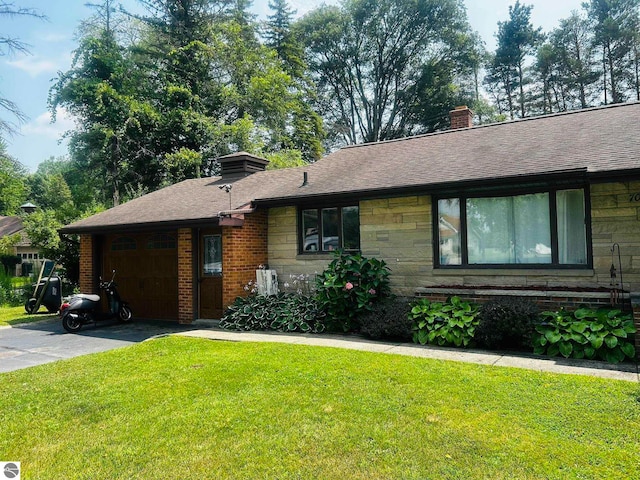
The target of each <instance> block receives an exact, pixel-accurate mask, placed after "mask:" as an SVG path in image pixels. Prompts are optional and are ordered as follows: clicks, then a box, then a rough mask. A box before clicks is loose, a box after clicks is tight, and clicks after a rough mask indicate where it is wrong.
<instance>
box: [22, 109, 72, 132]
mask: <svg viewBox="0 0 640 480" xmlns="http://www.w3.org/2000/svg"><path fill="white" fill-rule="evenodd" d="M74 127H75V123H74V121H73V118H72V117H71V116H70V115H69V113H68V112H67V111H66V110H65V109H64V108H61V107H59V108H57V109H56V122H55V123H51V113H50V112H44V113H43V114H41V115H38V117H37V118H36V119H35V120H33V121H31V122H29V123H27V124H26V125H24V126H23V127H22V128H21V129H20V133H22V134H23V135H25V136H27V135H28V136H33V137H38V136H39V137H46V138H49V139H53V140H58V139H60V138H61V137H62V135H63V134H64V133H65V132H67V131H68V130H71V129H73V128H74Z"/></svg>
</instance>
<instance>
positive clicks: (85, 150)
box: [49, 29, 156, 205]
mask: <svg viewBox="0 0 640 480" xmlns="http://www.w3.org/2000/svg"><path fill="white" fill-rule="evenodd" d="M130 67H131V64H130V62H129V61H128V59H127V57H126V55H125V52H124V49H123V48H122V47H121V46H120V45H118V44H117V42H116V40H115V37H114V33H113V32H112V31H109V30H106V29H104V30H103V31H102V32H100V34H99V36H98V37H89V38H84V39H82V40H81V43H80V46H79V47H78V49H77V50H76V54H75V57H74V60H73V64H72V68H71V70H69V71H68V72H66V73H61V74H60V75H59V77H58V79H57V81H56V83H55V84H54V86H53V87H52V89H51V92H50V99H49V105H50V109H51V111H52V113H55V111H56V108H57V107H59V106H63V107H65V108H66V109H67V110H68V111H69V112H70V113H71V114H72V115H74V116H75V118H76V119H77V120H79V121H78V122H77V123H78V126H77V128H76V130H74V131H72V132H70V140H71V141H70V149H71V152H72V154H73V156H74V158H75V159H76V161H78V162H79V163H81V164H84V165H85V167H86V168H87V169H88V170H89V171H93V172H95V174H96V176H95V177H94V178H93V181H95V182H103V185H104V189H103V191H105V192H109V195H110V197H111V201H112V203H113V205H118V204H119V203H120V199H121V196H122V193H123V185H124V184H126V183H128V182H131V181H132V180H131V178H132V177H135V176H136V175H137V174H138V173H137V172H136V170H135V168H133V166H134V165H135V160H136V158H138V157H139V156H141V155H142V156H144V157H146V156H147V155H146V152H147V147H146V145H147V139H146V137H145V132H146V131H147V130H149V129H150V127H151V126H152V125H153V124H154V122H155V121H156V119H155V112H154V111H153V109H152V108H151V107H150V106H149V105H146V104H144V103H140V102H139V101H137V100H136V99H135V98H134V97H133V96H132V94H133V90H134V88H135V83H136V82H135V79H134V78H132V77H131V72H132V68H130Z"/></svg>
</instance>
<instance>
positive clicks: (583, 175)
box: [254, 168, 589, 208]
mask: <svg viewBox="0 0 640 480" xmlns="http://www.w3.org/2000/svg"><path fill="white" fill-rule="evenodd" d="M588 178H589V174H588V171H587V169H586V168H576V169H571V170H558V171H553V172H545V173H540V174H535V175H530V174H527V175H516V176H510V177H501V178H485V179H472V180H456V181H452V182H442V183H437V184H436V183H434V184H419V185H408V186H404V187H385V188H372V189H362V190H356V191H350V192H327V193H317V194H307V195H305V194H303V193H301V194H300V195H291V196H284V197H277V198H275V197H274V198H263V199H257V200H255V201H254V203H255V204H256V205H257V206H260V207H265V208H270V207H282V206H290V205H298V204H305V203H312V202H322V201H326V200H329V199H331V200H334V201H337V202H343V201H344V202H347V201H350V200H369V199H373V198H389V197H402V196H411V195H437V194H442V193H445V192H446V193H455V192H458V191H464V190H471V189H474V190H480V189H481V190H490V189H495V188H501V189H504V187H505V186H513V185H519V186H532V187H534V186H548V185H558V186H559V185H565V184H566V185H575V184H576V183H586V182H587V181H588Z"/></svg>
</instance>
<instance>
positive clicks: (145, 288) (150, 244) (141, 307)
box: [102, 232, 178, 320]
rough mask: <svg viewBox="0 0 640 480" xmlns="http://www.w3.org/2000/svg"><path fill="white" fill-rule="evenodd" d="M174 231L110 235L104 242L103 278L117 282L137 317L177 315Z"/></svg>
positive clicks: (159, 317) (167, 317)
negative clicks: (113, 272) (113, 277)
mask: <svg viewBox="0 0 640 480" xmlns="http://www.w3.org/2000/svg"><path fill="white" fill-rule="evenodd" d="M176 237H177V236H176V234H175V233H173V232H172V233H155V234H136V235H126V234H125V235H110V236H108V237H107V238H106V239H105V242H104V245H103V257H102V258H103V269H102V270H103V272H102V278H111V272H112V271H113V270H114V269H115V270H116V283H117V284H118V289H119V292H120V295H121V296H122V298H123V300H124V301H126V302H128V303H129V305H131V309H132V310H133V316H134V317H135V318H158V319H170V320H176V319H177V318H178V255H177V238H176Z"/></svg>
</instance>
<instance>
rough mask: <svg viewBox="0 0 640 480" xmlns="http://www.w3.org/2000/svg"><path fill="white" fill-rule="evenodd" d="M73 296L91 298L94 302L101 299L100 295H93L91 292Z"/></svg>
mask: <svg viewBox="0 0 640 480" xmlns="http://www.w3.org/2000/svg"><path fill="white" fill-rule="evenodd" d="M73 298H84V299H85V300H90V301H92V302H99V301H100V295H93V294H91V293H79V294H77V295H74V296H73Z"/></svg>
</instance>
